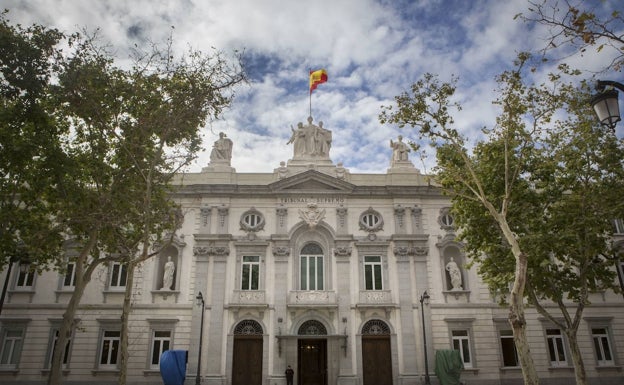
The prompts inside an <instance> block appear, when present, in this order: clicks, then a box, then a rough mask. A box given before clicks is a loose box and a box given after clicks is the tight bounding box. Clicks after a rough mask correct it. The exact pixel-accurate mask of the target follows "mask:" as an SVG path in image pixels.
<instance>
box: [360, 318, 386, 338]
mask: <svg viewBox="0 0 624 385" xmlns="http://www.w3.org/2000/svg"><path fill="white" fill-rule="evenodd" d="M362 334H368V335H383V334H390V328H389V327H388V325H387V324H386V323H385V322H383V321H381V320H378V319H373V320H370V321H368V322H367V323H365V324H364V326H362Z"/></svg>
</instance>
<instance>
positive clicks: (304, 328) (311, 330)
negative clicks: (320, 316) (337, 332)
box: [297, 320, 327, 336]
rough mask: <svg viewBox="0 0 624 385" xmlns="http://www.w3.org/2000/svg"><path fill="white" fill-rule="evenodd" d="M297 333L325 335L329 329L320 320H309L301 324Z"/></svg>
mask: <svg viewBox="0 0 624 385" xmlns="http://www.w3.org/2000/svg"><path fill="white" fill-rule="evenodd" d="M297 334H299V335H300V336H324V335H327V329H326V328H325V325H323V324H322V323H320V322H319V321H316V320H309V321H305V322H304V323H303V324H301V326H300V327H299V331H298V333H297Z"/></svg>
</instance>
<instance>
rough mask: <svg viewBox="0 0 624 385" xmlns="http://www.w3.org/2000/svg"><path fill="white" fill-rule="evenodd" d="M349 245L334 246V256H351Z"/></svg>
mask: <svg viewBox="0 0 624 385" xmlns="http://www.w3.org/2000/svg"><path fill="white" fill-rule="evenodd" d="M351 250H352V248H351V247H348V246H341V247H336V248H335V249H334V256H336V257H350V256H351Z"/></svg>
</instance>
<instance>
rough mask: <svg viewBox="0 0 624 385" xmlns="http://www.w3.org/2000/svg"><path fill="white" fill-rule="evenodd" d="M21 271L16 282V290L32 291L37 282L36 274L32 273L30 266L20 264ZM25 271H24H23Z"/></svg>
mask: <svg viewBox="0 0 624 385" xmlns="http://www.w3.org/2000/svg"><path fill="white" fill-rule="evenodd" d="M18 267H19V270H18V275H17V281H16V282H15V288H16V289H30V288H32V286H33V282H34V280H35V272H34V271H30V264H21V263H20V264H18ZM22 270H23V271H22Z"/></svg>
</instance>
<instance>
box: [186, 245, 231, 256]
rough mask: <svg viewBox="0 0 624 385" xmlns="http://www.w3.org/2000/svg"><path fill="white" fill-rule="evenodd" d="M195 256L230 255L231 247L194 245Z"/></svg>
mask: <svg viewBox="0 0 624 385" xmlns="http://www.w3.org/2000/svg"><path fill="white" fill-rule="evenodd" d="M193 255H195V256H212V255H213V256H219V257H223V256H227V255H230V248H229V247H227V246H195V247H193Z"/></svg>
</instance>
